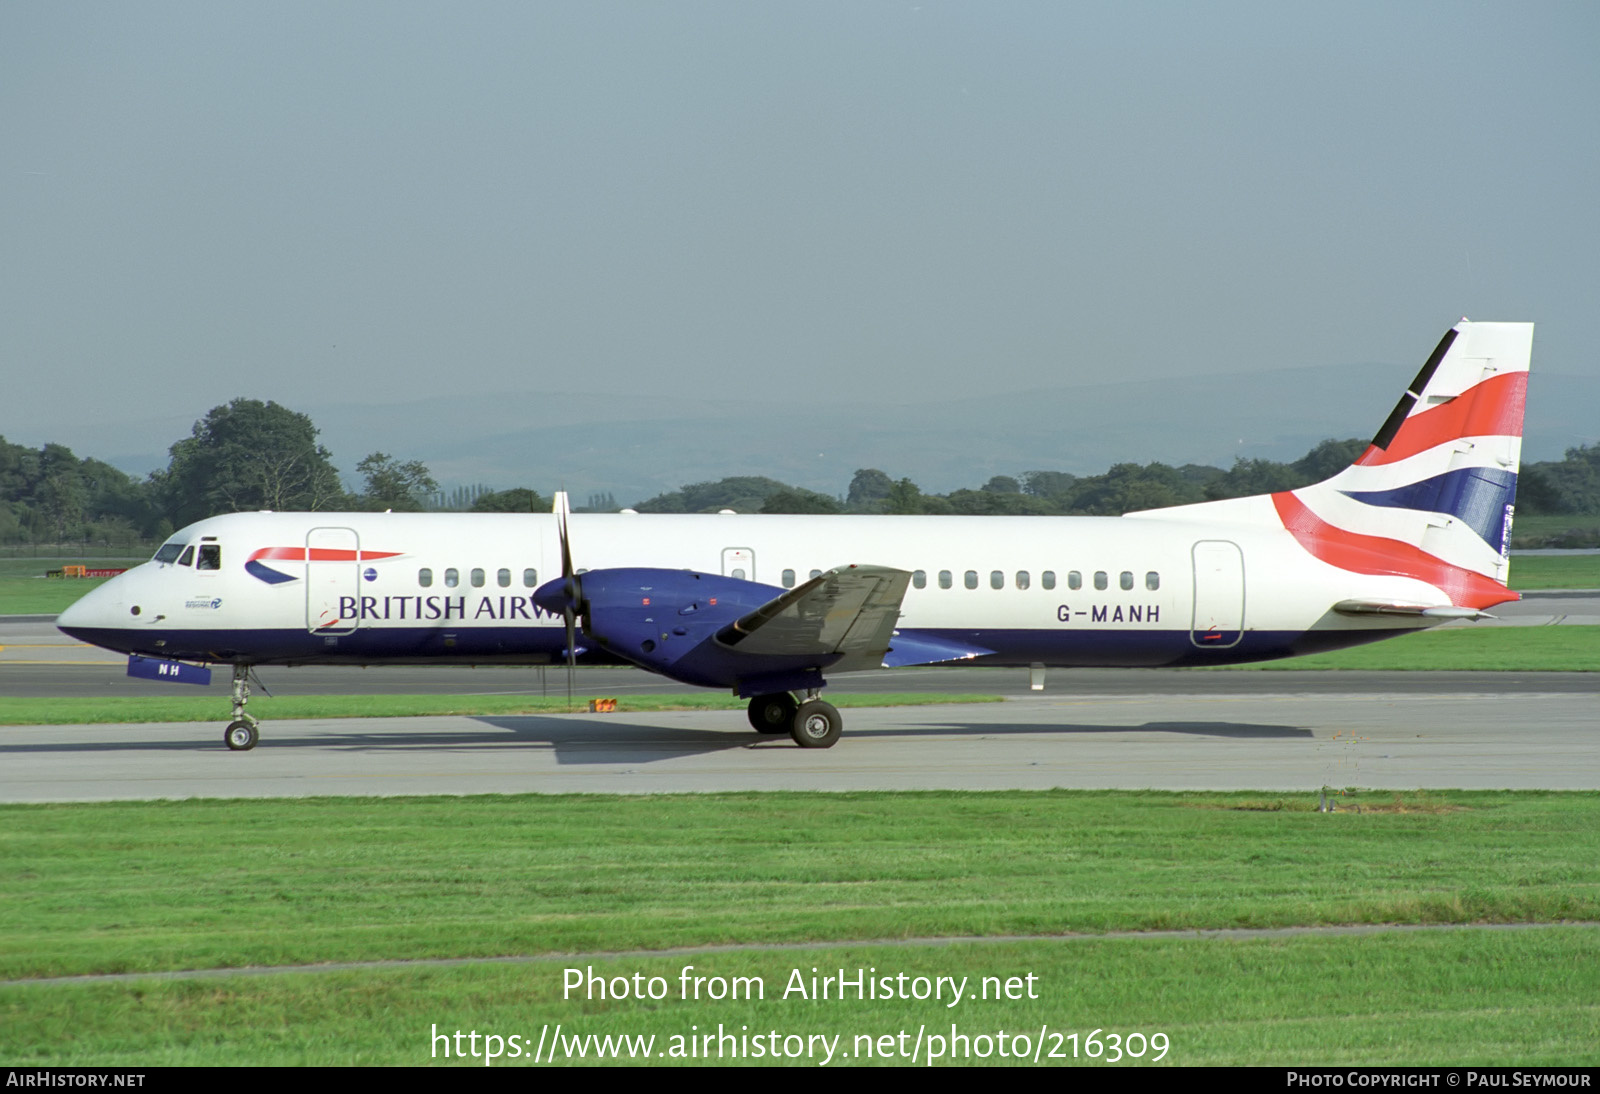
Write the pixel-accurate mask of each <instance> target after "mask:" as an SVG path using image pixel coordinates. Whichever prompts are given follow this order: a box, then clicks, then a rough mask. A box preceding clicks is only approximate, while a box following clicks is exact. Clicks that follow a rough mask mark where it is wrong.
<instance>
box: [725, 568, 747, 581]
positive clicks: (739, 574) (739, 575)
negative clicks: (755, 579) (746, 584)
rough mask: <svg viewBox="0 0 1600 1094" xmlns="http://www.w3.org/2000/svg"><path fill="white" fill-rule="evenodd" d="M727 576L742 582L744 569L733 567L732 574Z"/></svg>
mask: <svg viewBox="0 0 1600 1094" xmlns="http://www.w3.org/2000/svg"><path fill="white" fill-rule="evenodd" d="M728 576H729V577H731V578H735V579H737V580H739V581H743V580H744V567H743V566H735V567H734V568H733V573H731V574H729V575H728Z"/></svg>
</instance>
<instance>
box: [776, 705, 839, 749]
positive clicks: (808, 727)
mask: <svg viewBox="0 0 1600 1094" xmlns="http://www.w3.org/2000/svg"><path fill="white" fill-rule="evenodd" d="M843 732H844V719H843V718H840V717H839V712H838V711H837V710H835V709H834V706H833V704H832V703H824V702H823V701H822V700H821V699H812V700H811V701H810V702H807V703H801V704H800V708H799V709H798V710H796V711H795V712H794V719H793V721H792V723H791V725H790V727H789V736H791V737H793V738H794V743H795V744H797V745H799V746H800V747H801V748H832V747H833V746H834V743H835V742H837V741H838V740H839V734H841V733H843Z"/></svg>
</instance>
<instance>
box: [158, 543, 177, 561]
mask: <svg viewBox="0 0 1600 1094" xmlns="http://www.w3.org/2000/svg"><path fill="white" fill-rule="evenodd" d="M182 552H183V544H182V543H181V542H180V541H178V540H173V541H172V542H171V543H163V544H162V545H161V550H159V551H157V552H156V561H157V562H176V561H177V560H178V555H179V554H181V553H182Z"/></svg>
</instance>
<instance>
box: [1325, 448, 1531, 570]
mask: <svg viewBox="0 0 1600 1094" xmlns="http://www.w3.org/2000/svg"><path fill="white" fill-rule="evenodd" d="M1341 493H1343V494H1345V495H1347V496H1348V497H1352V498H1355V499H1356V500H1357V501H1362V502H1366V503H1367V504H1368V505H1380V506H1383V507H1384V508H1386V509H1420V510H1422V511H1423V512H1427V513H1448V514H1449V515H1450V516H1453V517H1455V518H1456V519H1458V520H1460V521H1461V522H1462V523H1464V524H1466V525H1467V527H1469V528H1471V529H1472V530H1473V531H1474V532H1476V533H1478V535H1479V536H1480V537H1482V539H1483V541H1484V542H1485V543H1487V544H1488V545H1489V546H1491V547H1493V548H1494V549H1495V550H1496V551H1503V550H1504V547H1505V544H1504V543H1503V542H1502V540H1503V539H1504V533H1505V514H1506V507H1507V506H1509V505H1511V504H1513V503H1514V502H1515V501H1516V497H1517V475H1516V472H1514V471H1502V470H1498V469H1494V468H1487V467H1463V468H1460V469H1458V470H1455V471H1446V472H1445V473H1444V474H1442V475H1435V476H1434V477H1433V478H1431V479H1423V480H1422V481H1421V482H1414V483H1411V484H1409V485H1407V486H1400V487H1396V488H1395V489H1393V490H1371V491H1355V490H1343V491H1341Z"/></svg>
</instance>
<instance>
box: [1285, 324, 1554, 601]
mask: <svg viewBox="0 0 1600 1094" xmlns="http://www.w3.org/2000/svg"><path fill="white" fill-rule="evenodd" d="M1532 348H1533V325H1532V324H1531V323H1469V322H1467V321H1466V320H1463V321H1462V322H1460V323H1458V324H1457V325H1456V326H1455V327H1454V328H1453V329H1452V330H1450V331H1449V332H1448V333H1447V334H1446V335H1445V336H1444V338H1443V339H1442V340H1441V341H1440V342H1439V346H1438V348H1437V349H1435V350H1434V351H1433V355H1432V356H1430V357H1429V358H1428V361H1427V364H1425V365H1423V366H1422V371H1421V372H1419V373H1417V378H1416V379H1415V380H1413V381H1412V383H1411V386H1410V387H1409V388H1407V389H1406V392H1405V394H1404V395H1402V396H1401V397H1400V401H1399V403H1397V404H1396V405H1395V408H1394V412H1393V413H1391V414H1390V415H1389V418H1388V420H1387V421H1386V422H1384V424H1383V428H1382V429H1380V430H1379V431H1378V434H1377V436H1375V437H1374V438H1373V439H1372V444H1370V445H1369V446H1368V447H1367V450H1366V451H1365V452H1364V453H1362V455H1361V457H1360V458H1359V459H1358V460H1356V462H1355V463H1353V464H1352V465H1350V467H1348V468H1346V469H1345V470H1344V471H1343V472H1342V473H1340V474H1338V475H1335V476H1334V477H1333V478H1331V479H1329V480H1328V481H1326V482H1322V483H1318V484H1317V485H1315V486H1311V487H1307V488H1306V489H1304V490H1295V491H1291V492H1288V493H1284V494H1275V495H1273V499H1272V500H1273V504H1274V506H1275V507H1276V508H1277V511H1278V515H1279V517H1280V519H1281V520H1282V521H1283V525H1284V527H1285V528H1287V529H1289V531H1290V532H1291V533H1293V535H1294V537H1295V539H1296V540H1298V541H1299V543H1300V544H1301V546H1303V547H1304V548H1305V549H1306V550H1307V551H1310V552H1311V553H1312V554H1313V555H1315V556H1316V557H1318V558H1320V559H1322V560H1323V561H1325V562H1328V563H1331V564H1332V565H1335V566H1338V567H1340V568H1342V569H1346V570H1351V571H1354V572H1356V573H1394V574H1403V575H1406V576H1410V577H1415V578H1419V579H1421V580H1423V581H1426V582H1428V583H1429V584H1430V585H1433V586H1434V587H1435V588H1437V589H1439V590H1440V591H1441V592H1443V593H1445V594H1446V595H1448V596H1449V598H1450V601H1451V603H1452V604H1454V605H1455V606H1457V607H1462V608H1488V607H1492V606H1494V605H1495V604H1499V603H1503V602H1505V601H1507V600H1515V599H1517V596H1516V594H1515V593H1510V592H1508V591H1507V590H1506V588H1505V584H1506V580H1507V570H1508V566H1509V562H1510V552H1511V517H1512V513H1513V512H1514V510H1515V505H1516V498H1517V467H1518V464H1519V462H1520V460H1521V458H1522V415H1523V408H1524V406H1525V405H1526V403H1527V397H1528V363H1529V359H1530V356H1531V353H1532Z"/></svg>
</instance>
